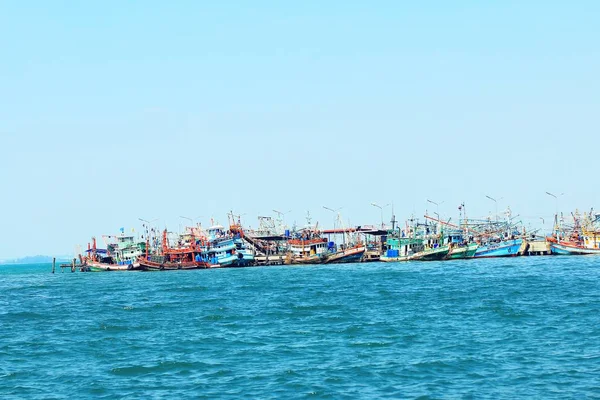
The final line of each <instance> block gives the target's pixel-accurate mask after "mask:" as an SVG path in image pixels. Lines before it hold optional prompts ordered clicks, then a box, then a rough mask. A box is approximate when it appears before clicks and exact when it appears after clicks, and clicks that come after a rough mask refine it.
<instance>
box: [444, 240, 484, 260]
mask: <svg viewBox="0 0 600 400" xmlns="http://www.w3.org/2000/svg"><path fill="white" fill-rule="evenodd" d="M478 247H479V245H478V244H477V243H469V244H467V245H452V246H451V249H450V252H449V253H448V255H447V256H446V260H457V259H464V258H473V256H474V255H475V252H476V251H477V248H478Z"/></svg>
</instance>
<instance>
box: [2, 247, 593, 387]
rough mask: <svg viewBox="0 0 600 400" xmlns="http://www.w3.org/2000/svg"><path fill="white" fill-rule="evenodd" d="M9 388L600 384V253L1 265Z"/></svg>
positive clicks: (4, 363) (5, 373) (5, 381)
mask: <svg viewBox="0 0 600 400" xmlns="http://www.w3.org/2000/svg"><path fill="white" fill-rule="evenodd" d="M0 398H2V399H71V398H94V399H115V398H128V399H165V398H168V399H198V398H207V399H218V398H231V399H238V398H246V399H296V398H297V399H305V398H306V399H411V398H418V399H446V398H467V399H468V398H473V399H478V398H488V399H515V398H527V399H553V398H556V399H565V398H581V399H585V398H600V257H598V258H596V257H594V256H591V257H587V256H581V257H575V256H572V257H559V256H555V257H519V258H509V259H485V260H474V259H472V260H455V261H446V262H420V263H419V262H408V263H361V264H345V265H331V266H330V265H326V266H323V265H321V266H318V265H317V266H271V267H256V268H239V269H233V268H232V269H211V270H195V271H168V272H101V273H81V272H75V273H72V272H71V271H70V270H66V271H64V272H61V271H60V270H57V271H56V273H54V274H52V273H51V265H50V264H34V265H1V266H0Z"/></svg>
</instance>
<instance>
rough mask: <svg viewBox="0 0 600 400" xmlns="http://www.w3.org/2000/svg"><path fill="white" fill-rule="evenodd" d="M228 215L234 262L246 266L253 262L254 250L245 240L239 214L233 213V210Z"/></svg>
mask: <svg viewBox="0 0 600 400" xmlns="http://www.w3.org/2000/svg"><path fill="white" fill-rule="evenodd" d="M228 216H229V232H230V233H231V235H233V243H234V244H235V254H236V255H237V260H236V261H235V262H234V265H235V266H236V267H247V266H250V265H254V264H255V255H254V251H253V250H252V249H250V248H249V247H250V246H252V245H251V244H250V243H248V241H246V233H245V232H244V228H242V222H241V216H239V215H234V214H233V211H232V212H230V213H229V214H228ZM236 218H237V220H236Z"/></svg>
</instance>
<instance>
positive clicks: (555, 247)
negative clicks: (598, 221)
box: [550, 241, 600, 256]
mask: <svg viewBox="0 0 600 400" xmlns="http://www.w3.org/2000/svg"><path fill="white" fill-rule="evenodd" d="M550 251H551V252H552V254H556V255H561V256H576V255H591V254H595V255H600V248H587V247H585V246H582V245H581V244H580V242H568V241H560V242H550Z"/></svg>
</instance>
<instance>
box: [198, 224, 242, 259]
mask: <svg viewBox="0 0 600 400" xmlns="http://www.w3.org/2000/svg"><path fill="white" fill-rule="evenodd" d="M203 252H204V253H205V254H206V256H207V258H206V261H207V262H208V264H209V266H210V267H211V268H216V267H229V266H234V265H235V264H236V262H237V261H238V255H237V254H236V245H235V243H234V238H233V235H232V234H231V232H226V231H225V228H224V227H223V226H221V225H213V226H211V227H210V228H208V229H207V235H206V244H205V246H204V249H203Z"/></svg>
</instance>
